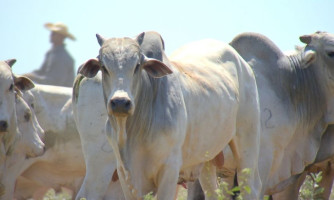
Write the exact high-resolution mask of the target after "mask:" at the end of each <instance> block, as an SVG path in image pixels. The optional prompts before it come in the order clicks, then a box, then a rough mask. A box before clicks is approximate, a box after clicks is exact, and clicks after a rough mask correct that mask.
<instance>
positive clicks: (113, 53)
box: [80, 34, 172, 117]
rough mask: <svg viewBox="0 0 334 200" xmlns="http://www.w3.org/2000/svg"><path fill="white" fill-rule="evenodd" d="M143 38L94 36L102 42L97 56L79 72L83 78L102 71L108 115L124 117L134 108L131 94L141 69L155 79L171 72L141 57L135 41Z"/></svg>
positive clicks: (153, 61) (140, 36) (158, 62)
mask: <svg viewBox="0 0 334 200" xmlns="http://www.w3.org/2000/svg"><path fill="white" fill-rule="evenodd" d="M142 37H143V34H140V35H139V36H138V37H137V38H136V39H131V38H118V39H117V38H113V39H109V40H105V39H104V38H102V37H101V36H99V35H98V36H97V38H98V41H99V43H100V45H101V49H100V54H99V57H98V59H91V60H89V61H88V62H86V63H85V64H84V65H83V66H82V68H81V70H80V73H81V74H83V75H84V76H86V77H92V76H95V75H96V73H97V71H98V70H101V71H102V84H103V92H104V98H105V103H106V107H107V111H108V115H109V116H114V117H127V116H129V115H132V114H133V112H134V109H135V103H134V97H135V96H136V95H139V94H137V92H138V88H139V87H141V78H142V76H146V74H145V73H144V74H143V70H144V71H146V73H147V74H148V75H149V76H151V77H154V78H160V77H163V76H165V75H167V74H170V73H172V71H171V70H170V69H169V68H168V67H167V66H166V65H165V64H163V63H162V62H160V61H158V60H156V59H149V58H147V57H146V56H144V55H143V54H142V52H141V49H140V47H139V44H138V40H140V39H141V38H142Z"/></svg>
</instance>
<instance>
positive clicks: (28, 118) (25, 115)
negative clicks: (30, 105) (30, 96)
mask: <svg viewBox="0 0 334 200" xmlns="http://www.w3.org/2000/svg"><path fill="white" fill-rule="evenodd" d="M30 116H31V114H30V113H29V112H26V113H24V119H25V120H26V121H29V120H30Z"/></svg>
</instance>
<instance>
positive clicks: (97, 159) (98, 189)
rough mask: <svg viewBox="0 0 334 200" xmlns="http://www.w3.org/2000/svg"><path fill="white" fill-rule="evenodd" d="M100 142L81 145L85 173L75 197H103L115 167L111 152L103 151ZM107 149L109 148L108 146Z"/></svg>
mask: <svg viewBox="0 0 334 200" xmlns="http://www.w3.org/2000/svg"><path fill="white" fill-rule="evenodd" d="M105 142H106V141H105ZM100 144H101V145H99V144H96V143H94V144H90V145H87V144H86V145H83V146H82V148H83V151H84V155H85V162H86V175H85V178H84V181H83V183H82V185H81V188H80V190H79V192H78V194H77V196H76V199H80V198H86V199H103V197H104V195H105V193H106V191H107V189H108V186H109V183H110V181H111V176H112V174H113V172H114V171H115V169H116V161H115V160H114V158H113V153H112V152H109V151H103V149H104V148H103V142H102V143H100ZM105 145H107V146H108V145H109V144H108V143H106V144H105ZM100 146H101V147H100ZM108 149H109V150H110V147H109V148H108Z"/></svg>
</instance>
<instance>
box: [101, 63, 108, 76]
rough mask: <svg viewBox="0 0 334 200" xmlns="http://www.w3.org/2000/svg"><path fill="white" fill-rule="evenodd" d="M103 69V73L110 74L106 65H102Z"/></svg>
mask: <svg viewBox="0 0 334 200" xmlns="http://www.w3.org/2000/svg"><path fill="white" fill-rule="evenodd" d="M101 71H102V73H103V74H108V71H107V69H106V67H105V66H104V65H101Z"/></svg>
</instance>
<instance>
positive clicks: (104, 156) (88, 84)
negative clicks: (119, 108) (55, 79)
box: [72, 31, 164, 200]
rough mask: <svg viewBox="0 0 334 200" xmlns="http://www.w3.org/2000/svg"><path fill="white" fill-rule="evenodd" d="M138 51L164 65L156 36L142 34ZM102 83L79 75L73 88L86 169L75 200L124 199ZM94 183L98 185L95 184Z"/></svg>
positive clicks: (162, 49) (153, 33)
mask: <svg viewBox="0 0 334 200" xmlns="http://www.w3.org/2000/svg"><path fill="white" fill-rule="evenodd" d="M140 47H141V49H142V52H143V53H144V54H145V55H146V56H147V57H150V58H155V59H158V60H160V61H163V51H164V41H163V40H162V38H161V36H160V34H158V33H157V32H154V31H147V32H145V35H144V38H143V41H142V42H141V44H140ZM101 79H102V76H101V73H98V74H97V75H96V76H95V77H94V78H86V77H84V76H82V75H81V74H78V76H77V77H76V79H75V83H74V86H73V96H72V98H73V102H72V103H73V114H74V119H75V121H76V125H77V129H78V131H79V134H80V138H81V142H82V149H83V152H84V156H85V161H86V169H87V170H86V176H85V179H84V181H83V184H82V186H81V188H80V191H79V193H78V194H77V197H76V199H78V200H79V199H81V198H82V197H84V198H86V199H103V198H104V199H115V200H120V199H124V195H123V193H122V191H121V189H119V187H120V184H119V181H116V178H117V174H116V173H115V170H116V160H115V157H114V155H113V154H112V149H111V146H110V145H109V143H108V141H107V136H106V134H105V122H106V121H107V119H108V118H107V111H106V109H105V105H104V99H103V92H102V80H101ZM79 91H80V92H79ZM91 105H94V106H91ZM96 155H99V156H96ZM112 175H114V180H113V181H112V183H111V184H109V183H110V181H111V179H112ZM97 179H98V180H99V181H98V182H96V180H97ZM108 186H109V187H108ZM117 188H118V190H117Z"/></svg>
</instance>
